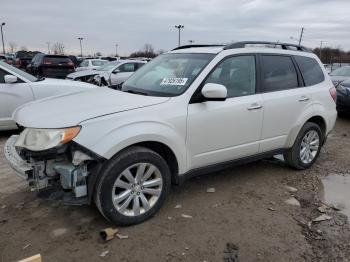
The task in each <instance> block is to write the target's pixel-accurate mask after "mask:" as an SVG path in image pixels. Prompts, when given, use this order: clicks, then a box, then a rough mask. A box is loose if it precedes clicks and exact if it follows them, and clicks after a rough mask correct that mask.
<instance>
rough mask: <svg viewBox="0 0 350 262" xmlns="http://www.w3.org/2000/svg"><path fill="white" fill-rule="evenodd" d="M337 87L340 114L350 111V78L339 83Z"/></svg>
mask: <svg viewBox="0 0 350 262" xmlns="http://www.w3.org/2000/svg"><path fill="white" fill-rule="evenodd" d="M336 89H337V111H338V114H339V115H345V114H349V113H350V79H349V80H345V81H343V82H341V83H339V84H338V85H337V87H336Z"/></svg>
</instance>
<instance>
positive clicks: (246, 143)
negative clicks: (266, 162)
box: [187, 55, 263, 169]
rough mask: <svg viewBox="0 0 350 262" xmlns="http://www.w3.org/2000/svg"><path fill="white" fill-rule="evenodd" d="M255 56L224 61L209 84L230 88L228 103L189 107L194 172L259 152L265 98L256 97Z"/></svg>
mask: <svg viewBox="0 0 350 262" xmlns="http://www.w3.org/2000/svg"><path fill="white" fill-rule="evenodd" d="M255 65H256V62H255V56H254V55H242V56H232V57H229V58H226V59H224V60H223V61H222V62H220V63H219V64H218V66H217V67H216V68H215V69H214V70H213V71H212V73H210V74H209V76H208V78H207V79H206V80H205V82H204V83H203V85H204V84H205V83H217V84H221V85H224V86H225V87H226V88H227V99H226V101H206V102H198V103H196V102H194V103H190V104H189V105H188V117H187V146H188V149H189V152H190V156H189V159H190V163H189V166H190V168H191V169H193V168H197V167H201V166H206V165H210V164H216V163H220V162H225V161H229V160H234V159H239V158H243V157H246V156H250V155H254V154H257V153H258V152H259V139H260V134H261V127H262V119H263V104H262V95H261V94H256V68H255V67H256V66H255Z"/></svg>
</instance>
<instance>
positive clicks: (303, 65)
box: [294, 56, 324, 86]
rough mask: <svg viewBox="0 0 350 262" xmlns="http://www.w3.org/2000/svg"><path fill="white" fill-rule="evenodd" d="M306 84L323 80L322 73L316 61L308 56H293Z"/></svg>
mask: <svg viewBox="0 0 350 262" xmlns="http://www.w3.org/2000/svg"><path fill="white" fill-rule="evenodd" d="M294 58H295V61H297V64H298V66H299V68H300V71H301V74H302V76H303V79H304V82H305V85H306V86H313V85H317V84H319V83H321V82H323V80H324V74H323V71H322V69H321V68H320V65H319V64H318V62H317V61H316V60H315V59H313V58H310V57H304V56H295V57H294Z"/></svg>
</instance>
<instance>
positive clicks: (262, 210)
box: [0, 119, 350, 262]
mask: <svg viewBox="0 0 350 262" xmlns="http://www.w3.org/2000/svg"><path fill="white" fill-rule="evenodd" d="M9 135H11V133H9V132H7V133H0V147H1V148H3V145H4V142H5V140H6V138H7V137H8V136H9ZM1 151H2V149H1ZM349 157H350V119H338V120H337V124H336V129H335V131H334V132H333V133H332V134H331V136H330V137H329V138H328V141H327V143H326V146H325V147H324V148H323V149H322V153H321V156H320V158H319V160H318V161H317V163H316V164H315V165H314V166H313V168H311V169H309V170H306V171H295V170H291V169H289V168H288V167H286V166H285V164H284V163H283V161H281V160H277V159H270V160H264V161H259V162H255V163H251V164H248V165H244V166H239V167H235V168H232V169H229V170H226V171H223V172H219V173H215V174H211V175H206V176H201V177H198V178H193V179H191V180H189V181H187V182H186V183H185V184H184V185H183V186H181V187H173V189H172V192H171V193H170V195H169V197H168V199H167V201H166V202H165V205H164V206H163V207H162V209H161V210H160V212H159V213H158V214H157V215H156V216H155V217H154V218H152V219H150V220H148V221H146V222H144V223H142V224H140V225H136V226H130V227H122V228H119V233H120V234H121V235H124V236H128V238H127V239H119V238H115V239H113V240H111V241H110V242H107V243H105V242H103V241H102V240H101V239H100V236H99V231H100V230H101V229H103V228H105V227H110V226H111V225H110V224H108V222H106V221H105V220H104V219H103V217H102V216H101V215H100V214H99V213H98V211H97V210H96V208H95V207H93V206H91V207H89V206H65V205H63V204H61V203H58V202H47V201H42V200H38V199H37V198H36V196H35V193H34V192H30V191H29V189H28V188H27V186H26V184H25V183H24V182H23V181H21V180H20V179H19V178H17V177H16V176H15V175H14V172H13V171H12V170H11V169H10V168H9V166H8V165H7V163H6V161H5V159H4V157H3V154H2V152H1V154H0V259H1V261H16V260H18V259H22V258H25V257H28V256H31V255H34V254H37V253H40V254H41V255H42V257H43V261H202V262H203V261H208V262H209V261H236V260H234V259H233V256H234V254H235V251H236V249H235V247H237V248H238V257H239V261H350V227H349V224H348V220H347V217H346V216H344V215H343V214H341V213H340V212H338V211H335V210H334V209H332V208H330V209H327V210H326V213H327V214H328V215H329V216H330V217H331V219H330V220H327V221H322V222H315V223H309V222H310V221H311V220H312V219H314V218H316V217H318V216H320V215H322V213H321V212H320V211H318V210H317V208H318V207H319V206H321V204H322V203H321V202H322V201H323V186H322V183H321V180H320V179H322V178H324V177H325V176H327V175H332V174H337V173H338V174H339V173H341V174H350V164H349ZM286 185H288V186H292V187H294V188H296V189H298V191H297V192H294V193H293V192H289V191H288V189H287V188H286V187H285V186H286ZM207 188H215V192H214V193H207ZM292 196H295V198H296V199H297V200H298V201H299V202H300V204H301V206H293V205H290V204H286V203H285V200H287V199H289V198H291V197H292ZM349 201H350V200H349ZM176 205H181V206H182V207H181V208H174V207H175V206H176ZM183 214H185V215H189V216H191V217H190V218H184V217H183V216H182V215H183ZM227 245H228V246H229V247H227ZM104 251H108V252H105V256H103V257H102V256H100V255H101V254H102V253H103V252H104Z"/></svg>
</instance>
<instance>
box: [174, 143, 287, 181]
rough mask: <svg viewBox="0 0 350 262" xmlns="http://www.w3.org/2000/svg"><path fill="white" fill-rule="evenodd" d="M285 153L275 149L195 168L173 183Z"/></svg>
mask: <svg viewBox="0 0 350 262" xmlns="http://www.w3.org/2000/svg"><path fill="white" fill-rule="evenodd" d="M285 151H286V149H276V150H272V151H268V152H265V153H260V154H256V155H253V156H248V157H243V158H239V159H235V160H230V161H226V162H222V163H218V164H213V165H209V166H205V167H200V168H195V169H192V170H190V171H188V172H186V173H184V174H182V175H178V176H177V178H176V179H175V181H176V183H177V184H179V185H181V184H183V183H184V182H185V181H186V180H188V179H190V178H192V177H196V176H200V175H206V174H209V173H213V172H216V171H220V170H223V169H227V168H231V167H234V166H237V165H242V164H246V163H250V162H253V161H257V160H262V159H265V158H268V157H272V156H275V155H278V154H283V153H284V152H285Z"/></svg>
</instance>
